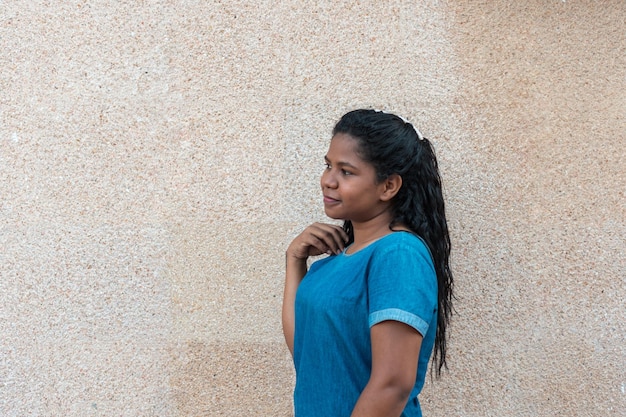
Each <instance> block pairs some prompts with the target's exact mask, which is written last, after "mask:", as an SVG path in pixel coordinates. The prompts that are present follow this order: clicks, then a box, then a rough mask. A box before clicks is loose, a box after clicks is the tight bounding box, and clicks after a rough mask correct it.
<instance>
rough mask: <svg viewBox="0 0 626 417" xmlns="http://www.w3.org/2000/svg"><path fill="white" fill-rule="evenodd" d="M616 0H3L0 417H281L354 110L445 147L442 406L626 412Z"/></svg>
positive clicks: (625, 10) (441, 409)
mask: <svg viewBox="0 0 626 417" xmlns="http://www.w3.org/2000/svg"><path fill="white" fill-rule="evenodd" d="M625 23H626V3H624V2H623V1H619V0H614V1H599V2H598V1H596V2H592V1H568V2H565V1H556V0H554V1H539V0H530V1H527V2H506V1H500V0H497V1H479V2H469V1H459V2H439V1H434V0H433V1H429V0H423V1H418V2H415V1H404V0H390V1H387V2H377V1H359V2H342V1H339V2H337V1H324V0H321V1H317V2H313V3H310V2H302V1H296V0H286V1H281V2H272V1H244V0H238V1H228V2H225V1H215V0H214V1H206V2H205V1H193V0H179V1H167V0H163V1H141V2H130V1H111V0H101V1H70V2H61V1H54V0H52V1H33V2H8V1H0V66H1V67H0V68H1V69H0V203H1V204H0V334H1V335H2V337H1V338H0V414H2V415H6V416H25V415H43V416H57V415H59V416H60V415H76V416H91V415H93V416H98V415H107V416H108V415H124V416H192V415H206V416H222V415H223V416H244V415H245V416H248V415H262V416H289V415H291V389H292V384H293V371H292V365H291V362H290V358H289V355H288V352H287V349H286V348H285V346H284V343H283V339H282V333H281V329H280V302H281V296H282V273H283V251H284V249H285V247H286V245H287V244H288V242H289V241H290V239H291V238H292V237H293V236H294V235H295V234H296V233H298V231H299V230H300V229H302V228H303V227H304V226H305V225H307V224H308V223H310V222H312V221H316V220H324V216H323V211H322V205H321V202H320V195H319V191H318V176H319V173H320V171H321V168H322V157H323V155H324V152H325V150H326V146H327V144H328V140H329V138H330V130H331V129H332V126H333V124H334V122H335V121H336V120H337V119H338V118H339V117H340V116H341V115H342V114H343V113H344V112H346V111H348V110H350V109H353V108H356V107H374V108H384V109H388V110H391V111H394V112H397V113H398V114H401V115H403V116H404V117H406V118H408V119H410V120H411V121H413V122H414V123H415V124H416V125H417V126H418V127H419V128H420V129H421V130H422V132H423V133H424V134H425V135H426V136H428V137H429V138H431V139H432V140H433V141H434V143H435V146H436V148H437V152H438V157H439V162H440V166H441V170H442V176H443V179H444V183H445V187H446V194H447V202H448V215H449V221H450V227H451V231H452V238H453V247H454V254H453V265H454V271H455V273H456V282H457V287H456V288H457V294H458V301H457V303H456V308H457V311H458V314H457V316H456V318H455V320H454V323H453V326H452V333H451V340H450V369H449V372H447V373H446V374H444V377H443V378H442V379H441V380H435V381H428V384H427V387H426V389H425V392H424V393H423V395H422V403H423V408H424V410H425V413H426V414H427V415H429V416H558V415H566V416H624V415H626V394H625V392H626V371H625V369H626V367H625V366H624V365H625V363H626V360H625V359H626V349H625V346H626V343H625V342H626V340H625V334H626V324H625V317H624V305H625V301H626V291H625V283H626V244H625V243H624V235H626V195H625V194H626V165H625V163H624V161H625V160H626V122H625V113H626V94H625V93H624V91H625V87H626V79H625V74H626V32H625V31H624V27H625Z"/></svg>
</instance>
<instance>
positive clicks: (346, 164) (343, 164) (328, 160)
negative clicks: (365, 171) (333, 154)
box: [324, 155, 357, 169]
mask: <svg viewBox="0 0 626 417" xmlns="http://www.w3.org/2000/svg"><path fill="white" fill-rule="evenodd" d="M324 160H325V161H326V162H328V163H330V159H328V156H327V155H324ZM335 165H337V166H340V167H350V168H354V169H357V167H355V166H354V165H352V164H351V163H350V162H341V161H340V162H337V163H336V164H335Z"/></svg>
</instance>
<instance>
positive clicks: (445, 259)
mask: <svg viewBox="0 0 626 417" xmlns="http://www.w3.org/2000/svg"><path fill="white" fill-rule="evenodd" d="M337 133H345V134H348V135H350V136H352V137H353V138H355V139H356V140H357V142H358V152H359V156H360V157H361V158H362V159H363V160H365V161H367V162H369V163H371V164H372V165H373V166H374V168H375V169H376V174H377V177H378V180H379V181H382V180H384V179H386V178H387V177H389V176H390V175H392V174H397V175H399V176H400V177H402V187H401V188H400V190H399V191H398V194H397V195H396V196H395V197H394V199H393V200H392V222H391V224H390V226H389V227H390V228H391V229H393V228H394V226H397V225H404V226H406V227H408V228H409V229H410V230H411V231H413V232H414V233H415V234H417V235H418V236H419V237H421V238H422V239H423V240H424V242H426V245H427V246H428V248H429V250H430V253H431V255H432V258H433V263H434V266H435V271H436V273H437V283H438V311H437V333H436V335H435V349H434V350H435V352H434V357H433V361H434V362H435V363H436V364H437V366H436V374H437V376H439V375H441V369H442V368H443V367H446V368H447V364H446V339H447V338H446V330H447V327H448V323H449V321H450V316H451V315H452V300H453V298H454V296H453V286H454V282H453V278H452V271H451V270H450V265H449V261H450V248H451V245H450V236H449V234H448V224H447V221H446V213H445V207H444V201H443V192H442V183H441V177H440V176H439V168H438V165H437V158H436V157H435V152H434V149H433V147H432V145H431V143H430V142H429V141H428V139H426V138H424V137H423V136H422V135H421V134H420V133H418V131H417V130H416V129H415V128H414V127H413V125H411V124H410V123H408V122H407V121H405V120H404V119H402V118H400V117H398V116H396V115H393V114H390V113H384V112H381V111H376V110H364V109H362V110H354V111H351V112H349V113H347V114H345V115H344V116H343V117H342V118H341V119H340V120H339V122H337V124H336V125H335V128H334V129H333V135H335V134H337ZM343 227H344V230H345V231H346V233H347V234H348V236H349V237H350V241H349V242H348V243H351V242H352V241H353V240H354V233H353V229H352V223H351V222H350V221H349V220H348V221H345V222H344V225H343Z"/></svg>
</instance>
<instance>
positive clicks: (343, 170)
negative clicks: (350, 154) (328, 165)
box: [341, 169, 352, 175]
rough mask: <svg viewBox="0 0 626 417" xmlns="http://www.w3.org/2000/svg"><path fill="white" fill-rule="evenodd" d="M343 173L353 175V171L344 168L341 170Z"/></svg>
mask: <svg viewBox="0 0 626 417" xmlns="http://www.w3.org/2000/svg"><path fill="white" fill-rule="evenodd" d="M341 173H342V174H343V175H352V172H350V171H346V170H345V169H342V170H341Z"/></svg>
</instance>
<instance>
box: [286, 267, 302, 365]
mask: <svg viewBox="0 0 626 417" xmlns="http://www.w3.org/2000/svg"><path fill="white" fill-rule="evenodd" d="M306 272H307V265H306V259H300V258H296V257H293V256H289V255H287V256H286V265H285V290H284V293H283V313H282V321H283V334H284V335H285V341H286V342H287V347H288V348H289V351H290V352H291V355H292V356H293V335H294V331H295V322H296V312H295V302H296V292H297V291H298V286H299V285H300V281H302V278H304V275H305V274H306Z"/></svg>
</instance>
